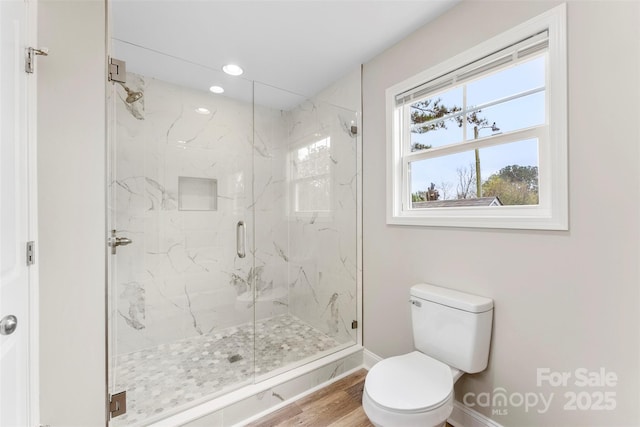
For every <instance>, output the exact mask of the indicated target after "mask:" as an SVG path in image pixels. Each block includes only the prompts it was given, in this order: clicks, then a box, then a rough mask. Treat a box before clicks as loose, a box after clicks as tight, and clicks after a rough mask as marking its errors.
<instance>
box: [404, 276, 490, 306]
mask: <svg viewBox="0 0 640 427" xmlns="http://www.w3.org/2000/svg"><path fill="white" fill-rule="evenodd" d="M411 295H412V296H414V297H416V298H420V299H424V300H427V301H431V302H435V303H437V304H442V305H446V306H447V307H452V308H457V309H458V310H464V311H468V312H469V313H483V312H485V311H489V310H491V309H493V300H492V299H491V298H486V297H481V296H478V295H472V294H468V293H465V292H460V291H456V290H453V289H447V288H441V287H440V286H435V285H429V284H427V283H419V284H417V285H413V286H412V287H411Z"/></svg>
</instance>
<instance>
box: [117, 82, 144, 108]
mask: <svg viewBox="0 0 640 427" xmlns="http://www.w3.org/2000/svg"><path fill="white" fill-rule="evenodd" d="M118 83H120V82H118ZM120 86H122V87H123V88H124V90H125V91H126V92H127V98H126V99H125V102H126V103H127V104H133V103H134V102H136V101H137V100H139V99H140V98H142V95H143V94H142V92H136V91H134V90H131V89H129V88H128V87H126V86H125V85H124V83H120Z"/></svg>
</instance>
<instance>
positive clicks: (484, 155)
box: [411, 56, 545, 198]
mask: <svg viewBox="0 0 640 427" xmlns="http://www.w3.org/2000/svg"><path fill="white" fill-rule="evenodd" d="M544 70H545V61H544V56H538V57H537V58H533V59H531V60H529V61H527V62H524V63H521V64H518V65H516V66H513V67H509V68H507V69H503V70H501V71H498V72H496V73H494V74H492V75H490V76H485V77H484V78H482V79H480V80H477V81H473V82H470V83H468V84H467V104H468V105H469V106H471V105H479V104H484V103H487V102H491V101H494V100H497V99H500V98H504V97H507V96H511V95H514V94H517V93H521V92H524V91H527V90H530V89H534V88H538V87H541V86H544V79H545V73H544ZM544 96H545V92H538V93H535V94H532V95H528V96H526V97H522V98H518V99H515V100H512V101H509V102H506V103H503V104H498V105H494V106H492V107H489V108H486V109H483V110H482V112H481V113H480V114H479V116H480V117H484V118H486V119H487V120H488V121H489V123H490V124H491V123H493V122H495V123H496V126H497V127H498V128H500V131H499V132H500V133H501V132H509V131H512V130H517V129H522V128H526V127H530V126H535V125H539V124H542V123H544V120H545V111H544V104H545V99H544ZM431 98H441V100H442V104H443V105H446V106H448V107H450V106H452V105H457V106H458V107H461V106H462V104H463V102H462V101H463V90H462V87H458V88H454V89H452V90H449V91H446V92H443V93H440V94H435V95H433V96H432V97H431ZM493 133H494V132H492V131H491V129H481V130H480V136H481V137H484V136H489V135H492V134H493ZM462 138H463V131H462V128H459V127H458V125H457V124H456V123H455V122H454V121H448V122H447V129H443V130H437V131H431V132H427V133H424V134H415V133H414V134H412V136H411V143H412V144H413V143H416V142H419V143H421V144H429V145H432V146H433V147H439V146H443V145H447V144H451V143H455V142H459V141H461V140H462ZM472 139H473V126H468V127H467V140H472ZM480 161H481V176H482V180H483V181H484V180H486V179H487V178H488V177H489V176H490V175H491V174H493V173H495V172H497V171H499V170H500V169H501V168H503V167H505V166H508V165H513V164H517V165H520V166H538V146H537V142H536V140H527V141H519V142H514V143H510V144H505V145H499V146H494V147H488V148H483V149H480ZM470 165H473V167H474V168H475V154H474V152H473V151H468V152H464V153H458V154H454V155H450V156H446V157H438V158H434V159H428V160H423V161H419V162H414V163H412V165H411V192H412V193H413V192H416V191H422V190H425V189H426V188H427V187H428V186H429V185H430V183H432V182H433V183H435V185H436V188H440V189H441V198H444V196H445V195H444V194H442V187H443V185H442V183H449V187H450V188H449V191H447V193H448V194H446V198H456V184H457V182H458V173H457V171H456V170H457V169H458V168H461V167H467V168H469V167H470ZM446 186H447V185H446V184H444V187H446ZM474 188H475V186H474ZM445 190H446V188H445Z"/></svg>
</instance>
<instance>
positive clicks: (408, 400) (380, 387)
mask: <svg viewBox="0 0 640 427" xmlns="http://www.w3.org/2000/svg"><path fill="white" fill-rule="evenodd" d="M365 391H366V393H367V395H368V396H369V398H370V399H371V400H372V402H373V403H375V404H376V405H378V406H380V407H382V408H385V409H387V410H388V411H392V412H400V413H406V414H411V413H422V412H428V411H432V410H434V409H436V408H438V407H440V406H442V405H444V404H446V403H447V402H449V401H450V400H451V396H452V393H453V377H452V374H451V369H450V368H449V366H447V365H446V364H444V363H442V362H440V361H438V360H436V359H433V358H431V357H429V356H427V355H426V354H423V353H420V352H419V351H414V352H411V353H408V354H405V355H402V356H395V357H390V358H388V359H385V360H382V361H381V362H378V363H377V364H376V365H375V366H373V368H371V370H370V371H369V373H368V375H367V377H366V380H365Z"/></svg>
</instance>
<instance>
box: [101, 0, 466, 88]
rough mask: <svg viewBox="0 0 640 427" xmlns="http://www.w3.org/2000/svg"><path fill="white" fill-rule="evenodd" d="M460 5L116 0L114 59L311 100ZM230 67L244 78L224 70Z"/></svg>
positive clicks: (179, 79)
mask: <svg viewBox="0 0 640 427" xmlns="http://www.w3.org/2000/svg"><path fill="white" fill-rule="evenodd" d="M458 1H460V0H422V1H404V0H377V1H372V0H368V1H367V0H360V1H347V0H339V1H328V0H323V1H318V0H316V1H310V0H297V1H294V0H289V1H269V0H262V1H245V0H235V1H218V0H200V1H189V0H137V1H131V0H114V1H113V2H112V3H111V5H112V6H111V8H112V12H111V18H112V20H111V29H112V36H113V38H114V42H113V55H114V56H115V57H118V58H119V59H125V60H126V61H127V68H128V70H129V71H134V72H137V73H140V74H144V75H147V76H151V77H156V78H159V79H162V80H167V81H171V82H174V83H177V84H181V85H185V86H189V87H193V88H202V89H203V90H207V89H208V87H209V86H211V85H213V84H220V85H221V86H223V87H225V89H226V90H227V93H231V92H237V91H239V92H246V93H250V92H251V84H250V83H249V82H248V81H250V80H255V81H258V82H262V83H265V84H268V85H271V86H275V87H278V88H282V89H286V90H288V91H291V92H294V93H299V94H303V95H307V96H312V95H314V94H316V93H318V92H319V91H320V90H322V89H323V88H325V87H327V86H328V85H330V84H331V83H332V82H334V81H335V80H337V79H339V78H340V77H342V76H344V75H345V74H347V73H349V72H351V71H353V70H354V69H356V67H358V65H359V64H362V63H366V62H367V61H369V60H371V59H372V58H373V57H375V56H376V55H377V54H379V53H381V52H382V51H384V50H385V49H387V48H389V47H391V46H392V45H393V44H395V43H397V42H398V41H400V40H401V39H403V38H404V37H406V36H407V35H408V34H410V33H411V32H413V31H415V30H416V29H418V28H419V27H421V26H423V25H424V24H425V23H427V22H429V21H431V20H433V19H434V18H436V17H437V16H439V15H440V14H442V13H443V12H444V11H446V10H447V9H449V8H450V7H452V6H453V5H455V4H456V3H457V2H458ZM160 53H161V54H160ZM172 57H173V58H172ZM176 58H180V59H183V60H186V61H187V62H185V61H182V60H177V59H176ZM227 63H236V64H238V65H240V66H242V67H243V68H244V70H245V73H244V75H243V76H242V78H243V79H238V78H229V77H228V76H226V75H224V74H223V73H222V72H220V71H219V70H220V69H221V67H222V66H223V65H224V64H227ZM196 64H198V65H196ZM238 96H239V97H243V96H241V95H238ZM243 98H244V97H243Z"/></svg>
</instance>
